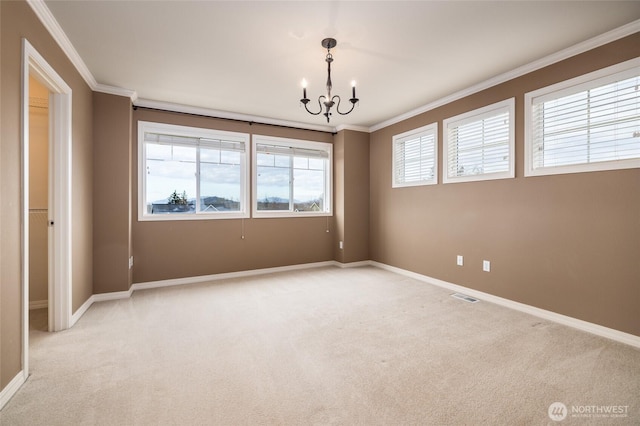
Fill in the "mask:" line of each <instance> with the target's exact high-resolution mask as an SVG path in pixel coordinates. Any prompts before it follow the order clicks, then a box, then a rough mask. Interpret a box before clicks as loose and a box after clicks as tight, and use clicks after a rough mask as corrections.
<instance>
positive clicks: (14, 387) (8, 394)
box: [0, 370, 27, 410]
mask: <svg viewBox="0 0 640 426" xmlns="http://www.w3.org/2000/svg"><path fill="white" fill-rule="evenodd" d="M26 380H27V376H26V375H25V374H24V371H22V370H21V371H19V372H18V374H16V376H15V377H14V378H13V379H12V380H11V381H10V382H9V383H8V384H7V386H5V387H4V389H2V390H1V391H0V410H2V408H3V407H4V406H5V405H6V404H7V402H9V400H10V399H11V398H13V395H15V394H16V392H18V390H19V389H20V386H22V385H23V383H24V382H25V381H26Z"/></svg>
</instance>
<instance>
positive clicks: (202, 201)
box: [138, 121, 249, 220]
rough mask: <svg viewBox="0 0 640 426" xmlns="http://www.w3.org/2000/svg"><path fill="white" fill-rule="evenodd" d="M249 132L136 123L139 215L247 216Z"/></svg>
mask: <svg viewBox="0 0 640 426" xmlns="http://www.w3.org/2000/svg"><path fill="white" fill-rule="evenodd" d="M248 142H249V135H248V134H243V133H233V132H223V131H216V130H210V129H201V128H194V127H186V126H176V125H170V124H163V123H153V122H145V121H139V122H138V159H139V162H138V169H139V173H138V175H139V177H138V184H139V185H138V188H139V197H138V198H139V206H138V218H139V219H140V220H185V219H221V218H238V217H247V216H248V213H249V210H248V201H247V200H248V191H247V182H248V168H247V159H246V158H247V148H248Z"/></svg>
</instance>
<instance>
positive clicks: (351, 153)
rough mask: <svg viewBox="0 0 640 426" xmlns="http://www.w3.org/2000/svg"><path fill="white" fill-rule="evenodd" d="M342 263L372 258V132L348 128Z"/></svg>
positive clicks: (345, 146)
mask: <svg viewBox="0 0 640 426" xmlns="http://www.w3.org/2000/svg"><path fill="white" fill-rule="evenodd" d="M340 133H344V170H343V174H344V185H343V188H342V191H343V196H344V231H343V232H344V236H343V241H344V248H343V250H342V251H343V258H342V262H345V263H349V262H359V261H362V260H368V259H369V134H368V133H362V132H355V131H352V130H344V131H343V132H340Z"/></svg>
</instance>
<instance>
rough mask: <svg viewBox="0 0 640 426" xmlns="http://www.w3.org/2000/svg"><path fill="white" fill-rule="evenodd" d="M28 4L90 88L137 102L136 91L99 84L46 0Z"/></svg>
mask: <svg viewBox="0 0 640 426" xmlns="http://www.w3.org/2000/svg"><path fill="white" fill-rule="evenodd" d="M26 1H27V4H29V6H31V9H32V10H33V11H34V13H35V14H36V16H37V17H38V19H40V22H41V23H42V25H44V27H45V28H46V29H47V31H49V34H51V37H52V38H53V39H54V40H55V41H56V43H58V46H60V48H61V49H62V51H63V52H64V54H65V55H67V58H69V60H70V61H71V63H72V64H73V66H74V67H75V68H76V70H77V71H78V73H80V75H81V76H82V78H83V79H84V81H85V82H86V83H87V85H88V86H89V88H91V90H93V91H94V92H102V93H109V94H112V95H118V96H125V97H128V98H130V99H131V101H135V99H136V98H137V94H136V92H135V91H134V90H129V89H123V88H120V87H114V86H107V85H104V84H99V83H98V82H97V81H96V79H95V77H94V76H93V74H91V71H89V68H88V67H87V64H85V63H84V61H83V60H82V58H81V57H80V54H79V53H78V51H77V50H76V49H75V47H73V44H72V43H71V40H69V37H67V35H66V34H65V32H64V30H63V29H62V27H61V26H60V24H59V23H58V21H57V20H56V18H55V17H54V16H53V14H52V13H51V10H49V8H48V7H47V5H46V4H45V2H44V0H26Z"/></svg>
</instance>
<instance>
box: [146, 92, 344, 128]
mask: <svg viewBox="0 0 640 426" xmlns="http://www.w3.org/2000/svg"><path fill="white" fill-rule="evenodd" d="M134 106H138V107H142V108H151V109H158V110H162V111H170V112H180V113H184V114H194V115H202V116H205V117H212V118H222V119H225V120H238V121H246V122H248V123H253V124H267V125H271V126H283V127H293V128H296V129H302V130H314V131H317V132H327V133H335V132H336V129H335V128H334V127H330V126H319V125H315V124H308V123H300V122H297V121H287V120H278V119H275V118H268V117H261V116H258V115H249V114H240V113H235V112H229V111H220V110H216V109H210V108H204V107H196V106H189V105H182V104H176V103H173V102H164V101H154V100H152V99H137V100H135V101H134Z"/></svg>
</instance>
